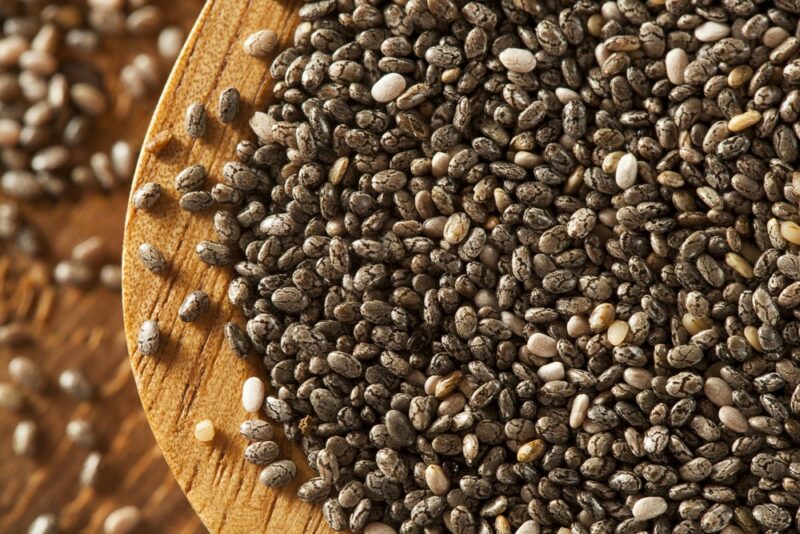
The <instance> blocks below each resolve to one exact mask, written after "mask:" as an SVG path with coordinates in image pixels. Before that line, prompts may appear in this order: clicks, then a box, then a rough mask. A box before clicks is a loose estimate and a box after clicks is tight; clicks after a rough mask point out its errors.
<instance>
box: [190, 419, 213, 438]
mask: <svg viewBox="0 0 800 534" xmlns="http://www.w3.org/2000/svg"><path fill="white" fill-rule="evenodd" d="M194 439H196V440H197V441H200V442H202V443H207V442H209V441H211V440H213V439H214V423H212V422H211V420H210V419H203V420H202V421H200V422H199V423H197V424H196V425H195V427H194Z"/></svg>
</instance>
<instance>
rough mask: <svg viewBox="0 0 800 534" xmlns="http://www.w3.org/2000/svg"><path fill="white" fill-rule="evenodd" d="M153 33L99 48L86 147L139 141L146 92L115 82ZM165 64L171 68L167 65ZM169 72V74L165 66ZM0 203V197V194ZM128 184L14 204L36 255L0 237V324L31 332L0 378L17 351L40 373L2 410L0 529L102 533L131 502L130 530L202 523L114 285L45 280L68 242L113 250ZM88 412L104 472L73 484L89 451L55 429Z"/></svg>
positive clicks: (187, 528)
mask: <svg viewBox="0 0 800 534" xmlns="http://www.w3.org/2000/svg"><path fill="white" fill-rule="evenodd" d="M160 4H161V5H163V6H164V7H165V11H166V14H167V19H168V20H169V21H170V22H179V23H180V25H181V26H183V27H184V28H185V29H186V30H187V31H188V29H189V28H190V27H191V25H192V22H193V20H194V19H195V17H196V15H197V13H198V11H199V9H200V6H201V1H200V0H179V1H174V0H173V1H170V2H166V1H164V2H160ZM154 42H155V38H154V37H146V38H137V39H128V38H125V39H114V40H112V41H111V42H105V41H104V44H103V45H102V47H101V49H100V51H99V53H98V55H97V57H92V61H93V62H94V61H95V60H97V61H98V63H99V64H100V66H101V70H102V72H103V73H104V78H105V80H106V82H107V86H108V87H109V88H110V89H111V90H112V91H114V92H115V94H117V95H118V98H117V101H116V105H115V107H114V109H113V111H112V113H111V114H110V115H109V117H107V118H106V119H105V120H103V121H102V123H101V124H99V125H98V127H97V129H96V135H95V136H94V137H93V139H94V141H93V142H92V143H91V148H93V149H99V148H106V149H107V148H108V145H109V142H110V141H111V140H113V139H119V138H121V137H122V138H126V139H128V140H129V141H131V142H132V143H134V144H135V145H137V146H138V144H139V143H140V139H141V138H142V136H143V134H144V131H145V129H146V127H147V124H148V122H149V116H150V115H149V110H151V109H152V107H153V105H154V103H155V97H153V98H150V99H146V100H144V101H142V102H139V103H136V102H132V101H130V99H129V98H127V97H125V96H124V95H123V93H122V92H121V90H119V89H118V88H116V87H115V86H114V84H113V81H112V76H111V75H110V73H113V75H114V77H116V74H117V73H118V72H119V69H120V68H121V66H122V65H123V64H125V63H126V62H129V61H130V60H131V58H132V57H133V56H134V54H135V53H137V52H139V51H143V50H144V51H148V52H154V50H155V47H154ZM167 70H168V69H167ZM165 74H166V72H165ZM0 200H3V199H2V194H0ZM127 200H128V191H127V185H126V184H122V185H121V186H120V187H119V188H118V189H117V190H116V191H114V192H113V193H111V194H102V193H98V192H95V193H91V194H88V195H86V196H85V197H84V198H82V199H81V201H80V202H67V203H59V204H56V203H50V202H39V203H35V204H27V205H24V206H22V208H23V212H24V213H25V215H26V217H27V218H28V219H29V220H31V221H32V222H33V223H34V224H35V226H36V227H37V228H38V229H39V230H40V231H42V233H44V234H46V235H47V243H48V245H49V251H48V253H47V256H46V257H44V258H42V259H40V260H36V261H31V260H29V259H27V258H24V257H22V256H21V255H20V254H19V253H17V252H16V251H15V250H14V249H13V248H2V247H1V246H0V325H4V324H7V323H10V322H19V323H22V324H24V325H26V326H27V327H28V328H29V329H30V330H31V331H32V333H33V334H34V337H35V339H34V341H33V342H32V343H30V344H26V345H22V346H19V347H15V348H9V347H0V381H6V380H7V379H8V375H7V366H8V361H9V360H10V359H11V358H12V357H13V356H15V355H18V354H21V355H26V356H29V357H31V358H32V359H34V360H35V361H36V362H37V363H38V364H39V365H40V367H41V368H42V369H43V370H44V373H45V376H46V377H47V381H48V386H47V389H46V391H45V392H44V393H42V394H34V395H28V396H27V397H26V405H25V409H24V410H23V411H22V412H20V413H10V412H7V411H0V532H2V533H3V534H17V533H24V532H27V528H28V525H29V524H30V522H31V521H32V520H33V518H34V517H36V516H37V515H38V514H40V513H45V512H57V513H59V514H60V523H59V527H60V528H61V531H62V532H66V533H73V532H84V533H92V534H95V533H99V532H102V523H103V520H104V519H105V517H106V516H107V515H108V513H109V512H111V511H113V510H114V509H116V508H118V507H120V506H125V505H135V506H138V507H140V508H141V509H142V511H143V513H144V518H145V519H144V523H143V524H142V525H141V526H140V527H139V528H138V529H137V530H136V532H137V533H139V534H143V533H154V534H155V533H165V534H166V533H169V534H175V533H179V534H190V533H199V532H204V531H205V529H204V528H203V526H202V524H201V523H200V521H199V519H198V517H197V515H196V514H195V513H194V511H193V510H192V509H191V507H190V506H189V504H188V502H187V501H186V498H185V497H184V495H183V493H182V491H181V489H180V488H179V487H178V485H177V484H176V482H175V480H174V478H173V477H172V474H171V473H170V471H169V469H168V467H167V465H166V463H165V462H164V460H163V458H162V456H161V453H160V451H159V449H158V447H157V446H156V444H155V441H154V439H153V437H152V433H151V432H150V430H149V428H148V424H147V421H146V419H145V416H144V413H143V412H142V410H141V407H140V404H139V400H138V398H137V394H136V389H135V385H134V383H133V380H132V378H131V372H130V365H129V362H128V359H127V357H126V356H127V350H126V346H125V338H124V332H123V329H122V310H121V305H120V295H119V292H115V291H111V290H108V289H105V288H102V287H100V286H99V285H98V286H94V287H92V288H89V289H75V288H57V287H55V286H54V285H52V283H51V282H50V272H51V270H52V265H53V262H54V261H56V260H57V259H60V258H65V257H68V255H69V251H70V249H71V248H72V246H74V245H75V244H77V243H79V242H80V241H82V240H84V239H86V238H87V237H90V236H93V235H99V236H101V237H103V238H104V239H105V241H106V243H107V253H108V261H109V262H112V261H114V260H115V258H119V255H120V253H121V248H122V243H121V237H122V229H123V221H124V217H125V208H126V206H127ZM70 367H77V368H80V369H82V370H84V371H85V372H86V374H87V375H88V376H89V378H90V379H91V381H92V383H93V384H94V385H95V386H96V390H97V394H96V395H95V398H94V399H93V400H91V401H90V402H77V401H75V400H73V399H70V398H68V397H67V396H66V395H65V394H63V393H62V392H60V391H59V390H58V388H57V387H56V383H57V378H58V374H59V373H60V372H61V371H62V370H64V369H67V368H70ZM23 418H29V419H33V420H35V421H36V422H37V423H38V424H39V426H40V433H39V438H40V439H39V443H38V444H39V453H38V454H37V455H36V456H35V457H34V458H20V457H17V456H15V455H14V454H13V452H12V450H11V439H10V436H11V433H12V432H13V429H14V426H15V425H16V424H17V422H19V421H20V420H21V419H23ZM72 418H85V419H88V420H89V421H90V422H92V423H93V424H94V427H95V430H96V433H97V435H98V437H99V445H98V447H97V448H98V450H100V451H101V452H102V453H103V459H104V463H105V465H104V470H103V471H102V474H101V476H100V477H99V483H98V485H97V487H96V488H94V489H89V488H82V487H81V486H80V485H79V483H78V473H79V471H80V467H81V464H82V462H83V460H84V458H85V457H86V455H87V454H88V453H89V450H88V449H85V448H82V447H79V446H77V445H74V444H72V443H70V442H69V441H68V440H66V439H65V438H64V431H65V426H66V423H67V422H68V421H69V420H70V419H72Z"/></svg>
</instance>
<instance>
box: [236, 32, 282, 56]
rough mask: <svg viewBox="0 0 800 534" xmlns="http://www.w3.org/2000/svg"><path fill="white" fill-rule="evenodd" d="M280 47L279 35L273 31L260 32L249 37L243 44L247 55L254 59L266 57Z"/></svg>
mask: <svg viewBox="0 0 800 534" xmlns="http://www.w3.org/2000/svg"><path fill="white" fill-rule="evenodd" d="M277 45H278V34H276V33H275V32H274V31H272V30H259V31H257V32H253V33H251V34H250V35H248V36H247V38H246V39H245V40H244V43H242V47H243V48H244V51H245V53H246V54H248V55H250V56H253V57H265V56H268V55H269V54H271V53H272V51H273V50H275V47H276V46H277Z"/></svg>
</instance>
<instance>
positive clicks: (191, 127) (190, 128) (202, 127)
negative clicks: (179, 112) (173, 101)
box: [185, 102, 206, 139]
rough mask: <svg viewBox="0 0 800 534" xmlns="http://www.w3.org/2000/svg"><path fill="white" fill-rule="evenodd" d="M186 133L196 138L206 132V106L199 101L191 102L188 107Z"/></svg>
mask: <svg viewBox="0 0 800 534" xmlns="http://www.w3.org/2000/svg"><path fill="white" fill-rule="evenodd" d="M185 126H186V133H187V134H189V137H193V138H195V139H197V138H200V137H203V135H205V133H206V108H205V107H203V104H201V103H199V102H194V103H192V104H189V106H188V107H187V108H186V120H185Z"/></svg>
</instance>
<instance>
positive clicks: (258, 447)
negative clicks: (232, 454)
mask: <svg viewBox="0 0 800 534" xmlns="http://www.w3.org/2000/svg"><path fill="white" fill-rule="evenodd" d="M280 453H281V451H280V449H279V448H278V444H277V443H275V442H274V441H256V442H255V443H251V444H250V445H248V446H247V447H246V448H245V449H244V459H245V460H247V461H248V462H250V463H251V464H255V465H269V464H271V463H272V462H274V461H275V460H277V459H278V456H280Z"/></svg>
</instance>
